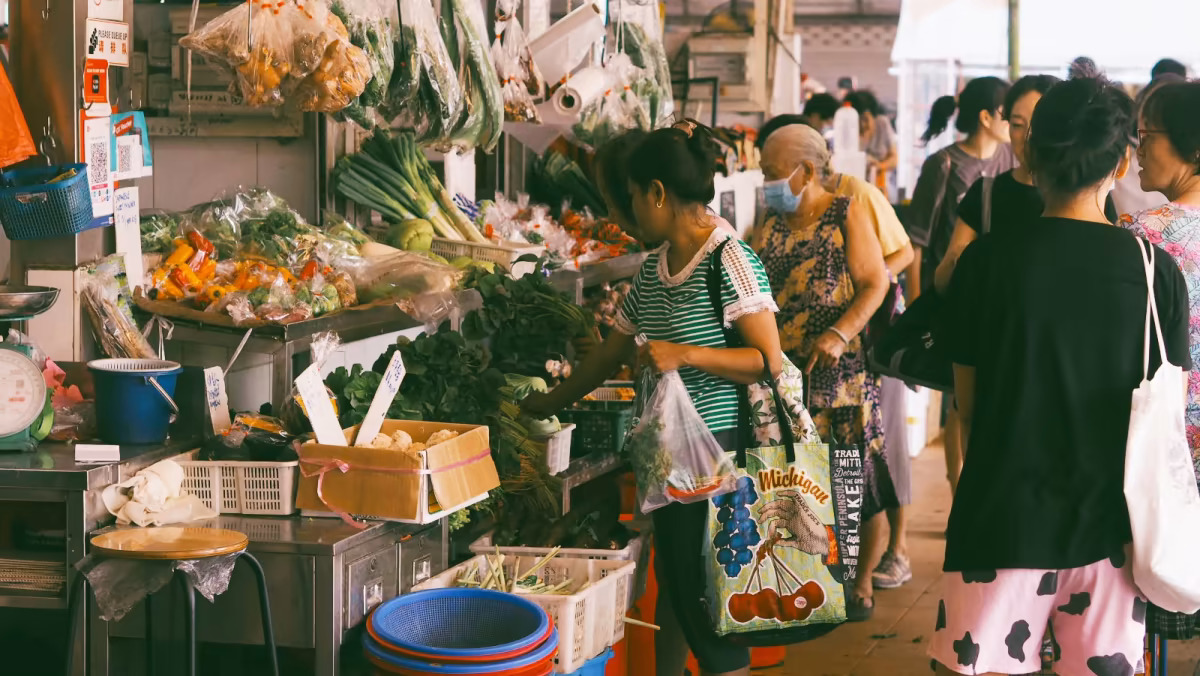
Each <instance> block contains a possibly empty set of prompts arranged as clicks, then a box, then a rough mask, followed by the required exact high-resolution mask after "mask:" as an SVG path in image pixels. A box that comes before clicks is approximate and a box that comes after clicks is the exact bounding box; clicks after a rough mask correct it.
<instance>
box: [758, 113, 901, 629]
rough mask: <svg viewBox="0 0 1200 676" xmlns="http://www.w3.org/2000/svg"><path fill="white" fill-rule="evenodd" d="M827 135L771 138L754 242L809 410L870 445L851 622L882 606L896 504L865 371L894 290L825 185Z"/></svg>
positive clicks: (872, 381)
mask: <svg viewBox="0 0 1200 676" xmlns="http://www.w3.org/2000/svg"><path fill="white" fill-rule="evenodd" d="M829 159H830V158H829V150H828V148H827V146H826V144H825V139H824V138H822V137H821V135H820V134H819V133H817V132H816V131H815V130H814V129H812V128H811V127H808V126H806V125H790V126H787V127H783V128H781V129H779V130H777V131H775V132H774V133H772V134H771V136H770V138H768V139H767V142H766V145H765V147H764V151H763V160H762V168H763V173H764V175H765V178H766V183H765V184H764V192H765V195H766V200H767V206H768V208H769V209H770V214H769V215H768V216H767V218H766V221H765V222H764V223H763V225H762V226H761V227H760V228H759V230H758V231H757V232H756V234H755V238H754V244H753V246H754V249H755V250H756V251H758V252H759V256H760V257H761V258H762V262H763V265H764V267H766V270H767V277H768V279H769V280H770V283H771V291H772V292H773V293H774V294H775V301H776V303H777V304H778V306H779V313H778V315H776V318H777V321H778V324H779V337H780V343H781V345H782V347H783V350H784V352H785V353H786V354H787V355H788V356H789V357H790V358H791V359H792V360H793V361H794V362H795V363H796V364H798V365H803V368H804V370H805V372H806V373H807V374H808V378H807V379H806V380H807V387H808V395H809V405H810V410H811V412H812V415H813V420H814V421H815V422H816V423H817V427H818V430H819V431H820V434H821V436H822V438H824V439H830V438H836V439H837V440H838V441H840V442H842V443H848V444H857V445H858V447H859V448H860V449H861V450H862V451H863V456H864V464H865V467H864V470H865V474H866V477H867V491H866V496H865V499H864V505H863V513H862V518H863V521H862V522H863V524H864V531H863V538H862V541H863V547H864V549H863V553H862V554H863V555H862V557H861V558H860V560H859V567H858V570H859V575H858V579H857V580H855V582H854V589H853V592H852V593H849V594H848V596H849V599H848V606H849V615H850V619H851V620H854V621H862V620H865V619H867V618H868V617H870V615H871V612H872V611H873V609H874V600H873V592H872V588H871V571H872V570H874V568H875V565H876V564H877V563H878V561H879V558H880V555H881V554H882V551H881V550H882V549H883V546H884V543H883V542H882V541H881V540H880V538H878V537H876V534H877V533H878V529H879V528H880V526H881V525H882V523H881V522H882V519H878V518H875V517H877V516H880V515H881V514H882V512H883V511H884V510H886V509H888V508H892V507H896V506H898V502H897V500H896V495H895V489H894V488H893V486H892V481H891V477H890V475H889V474H888V469H887V464H886V462H884V458H883V455H882V453H883V450H884V438H883V419H882V416H881V414H880V409H879V388H880V380H879V376H877V375H875V374H873V373H870V372H869V371H868V369H867V355H866V350H865V348H864V346H863V339H862V335H861V334H862V331H863V328H864V327H865V326H866V325H867V321H868V320H869V319H870V318H871V315H872V314H873V313H874V312H875V310H876V309H877V308H878V307H879V306H880V305H881V304H882V302H883V298H884V294H885V293H886V292H887V288H888V278H887V272H886V269H885V267H884V262H883V253H882V251H881V250H880V248H879V238H878V237H877V236H876V235H875V231H874V230H873V226H872V224H871V221H870V219H869V218H868V217H867V216H866V214H865V213H863V211H862V207H861V205H860V204H858V203H856V202H854V201H853V200H851V199H849V198H846V197H836V196H834V195H833V194H832V193H830V192H829V191H827V190H826V189H825V187H824V185H823V181H824V180H825V179H826V178H827V177H828V175H829V173H830V167H829Z"/></svg>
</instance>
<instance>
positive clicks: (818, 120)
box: [801, 94, 841, 134]
mask: <svg viewBox="0 0 1200 676" xmlns="http://www.w3.org/2000/svg"><path fill="white" fill-rule="evenodd" d="M840 107H841V104H840V103H838V100H837V99H835V98H834V97H833V95H832V94H813V95H812V98H810V99H809V100H808V101H806V102H805V103H804V112H802V113H801V115H802V116H803V117H804V122H805V124H808V125H810V126H812V128H813V129H816V130H817V131H819V132H821V133H822V134H824V133H825V131H826V130H827V129H829V128H830V127H832V126H833V116H834V115H836V114H837V111H838V108H840Z"/></svg>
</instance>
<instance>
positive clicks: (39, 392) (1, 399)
mask: <svg viewBox="0 0 1200 676" xmlns="http://www.w3.org/2000/svg"><path fill="white" fill-rule="evenodd" d="M45 406H46V381H45V380H43V379H42V372H41V371H40V370H38V367H37V365H36V364H34V363H33V360H31V359H30V358H29V357H26V356H25V355H24V354H22V353H20V352H17V351H16V350H10V349H7V348H3V347H0V437H6V436H9V435H12V434H17V433H19V432H23V431H25V429H27V428H28V427H29V426H30V425H32V424H33V423H34V421H36V420H37V419H38V417H39V416H40V415H41V414H42V409H44V408H45Z"/></svg>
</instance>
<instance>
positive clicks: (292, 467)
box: [179, 460, 300, 516]
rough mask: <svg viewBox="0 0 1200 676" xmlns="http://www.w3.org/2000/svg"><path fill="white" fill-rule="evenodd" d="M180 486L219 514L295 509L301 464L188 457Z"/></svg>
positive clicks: (282, 511) (287, 512)
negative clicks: (194, 458) (298, 471)
mask: <svg viewBox="0 0 1200 676" xmlns="http://www.w3.org/2000/svg"><path fill="white" fill-rule="evenodd" d="M179 465H180V466H181V467H183V489H184V490H185V491H187V492H188V493H191V494H192V495H195V496H196V497H197V498H199V499H200V502H203V503H204V504H205V505H207V506H208V507H209V508H211V509H212V510H214V511H216V512H217V513H218V514H271V515H280V516H286V515H288V514H292V513H293V512H295V511H296V471H297V467H299V465H300V463H299V462H297V461H295V460H293V461H292V462H242V461H235V460H189V461H185V462H180V463H179Z"/></svg>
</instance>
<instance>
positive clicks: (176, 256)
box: [163, 242, 196, 269]
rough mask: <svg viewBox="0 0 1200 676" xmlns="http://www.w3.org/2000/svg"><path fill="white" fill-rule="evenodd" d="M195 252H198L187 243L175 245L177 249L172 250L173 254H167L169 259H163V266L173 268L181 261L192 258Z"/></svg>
mask: <svg viewBox="0 0 1200 676" xmlns="http://www.w3.org/2000/svg"><path fill="white" fill-rule="evenodd" d="M194 253H196V250H195V249H193V248H192V247H190V246H188V245H187V244H186V243H182V242H181V243H180V244H179V246H177V247H175V250H174V251H172V252H171V255H170V256H167V260H165V261H163V267H165V268H167V269H170V268H173V267H175V266H176V265H179V264H180V263H184V262H186V261H187V259H189V258H191V257H192V254H194Z"/></svg>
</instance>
